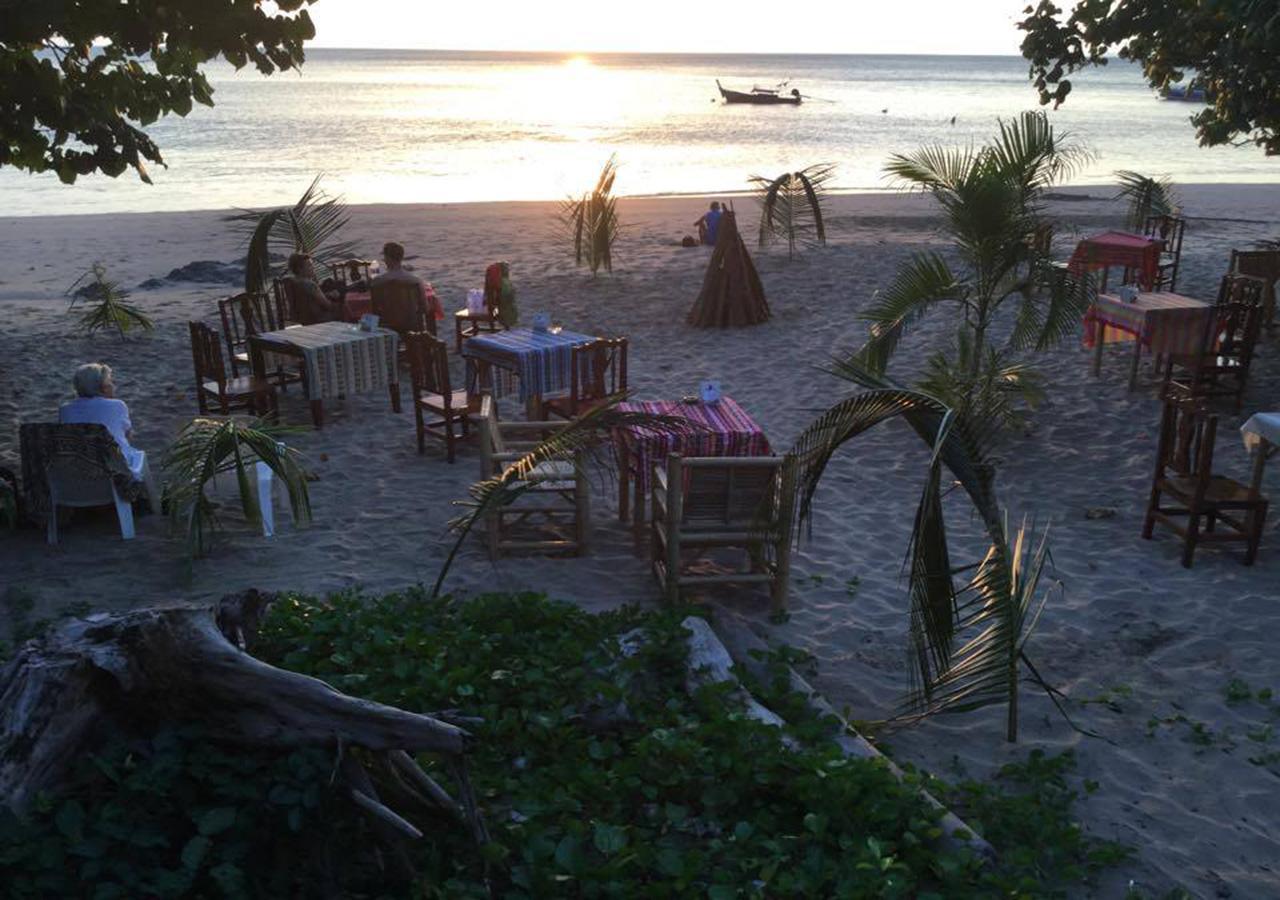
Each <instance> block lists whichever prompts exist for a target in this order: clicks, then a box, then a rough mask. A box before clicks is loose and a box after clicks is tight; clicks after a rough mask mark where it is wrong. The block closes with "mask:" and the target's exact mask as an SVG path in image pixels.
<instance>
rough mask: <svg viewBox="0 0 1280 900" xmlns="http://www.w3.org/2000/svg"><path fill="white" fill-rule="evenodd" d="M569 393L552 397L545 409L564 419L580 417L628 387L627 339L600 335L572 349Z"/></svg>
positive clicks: (624, 391)
mask: <svg viewBox="0 0 1280 900" xmlns="http://www.w3.org/2000/svg"><path fill="white" fill-rule="evenodd" d="M570 352H571V354H572V358H571V360H570V366H571V367H572V375H571V376H570V379H569V394H568V396H564V397H551V398H548V399H547V400H545V401H544V402H543V408H544V409H545V410H546V411H547V412H549V413H552V414H554V415H557V416H559V417H560V418H562V419H576V418H577V417H578V416H580V415H583V414H584V413H588V412H590V411H591V410H593V409H595V408H596V407H597V406H600V405H602V404H604V403H607V402H608V401H609V400H610V399H612V398H613V397H616V396H617V395H618V394H623V393H626V390H627V339H626V338H624V337H620V338H599V339H597V340H594V341H592V342H591V343H589V344H580V345H579V346H576V347H574V348H573V349H572V350H571V351H570Z"/></svg>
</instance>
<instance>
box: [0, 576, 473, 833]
mask: <svg viewBox="0 0 1280 900" xmlns="http://www.w3.org/2000/svg"><path fill="white" fill-rule="evenodd" d="M273 599H274V598H273V595H270V594H264V593H260V592H258V591H247V592H245V593H243V594H238V595H234V596H231V597H226V598H224V599H223V600H222V601H220V602H219V603H218V604H217V605H216V606H215V607H213V608H208V607H205V608H194V607H168V608H159V609H144V610H138V611H135V612H128V613H101V614H96V615H92V616H88V617H86V618H83V619H76V620H72V621H68V622H67V623H65V624H63V625H62V626H60V627H58V628H57V629H55V630H53V631H52V632H50V633H49V634H48V635H46V636H45V637H42V638H39V639H37V640H33V641H30V642H28V643H27V644H26V645H25V646H24V647H22V648H21V649H20V650H19V651H18V653H17V655H16V656H15V657H14V658H13V659H12V660H11V661H10V662H9V664H8V665H7V666H6V667H5V668H4V670H3V671H2V672H0V803H4V804H5V805H7V806H8V807H9V808H10V809H12V810H13V811H15V812H21V811H22V810H24V809H25V808H27V807H28V806H29V804H30V803H31V801H32V800H33V799H34V798H35V797H36V795H37V794H39V793H40V792H45V791H47V792H56V791H57V790H58V788H59V787H60V785H61V784H62V783H63V780H64V779H65V778H66V776H67V775H68V774H69V771H70V769H71V768H72V765H73V763H74V762H75V761H76V760H77V759H79V758H81V757H82V756H83V754H85V753H86V752H89V751H92V750H93V749H94V748H95V747H98V746H101V745H102V744H103V743H104V742H105V741H106V740H107V739H108V738H109V737H111V736H112V735H123V736H126V737H127V736H130V735H135V734H145V733H146V731H148V730H149V729H152V728H154V727H155V725H156V724H157V723H160V722H164V721H186V722H194V723H198V724H201V725H203V726H204V727H205V728H207V729H208V732H209V734H211V735H215V736H216V739H217V740H218V741H220V742H223V743H228V744H232V745H236V746H242V747H245V748H253V749H264V748H266V749H272V748H278V749H282V750H283V749H293V748H299V747H322V748H326V749H329V750H331V751H332V752H333V753H334V754H335V758H336V761H337V764H336V765H335V769H336V771H337V772H339V773H340V782H339V783H338V784H337V785H335V789H337V790H339V791H341V792H343V793H344V794H345V795H346V796H347V797H348V798H349V799H350V800H351V802H352V803H353V804H354V806H355V808H356V809H358V810H360V811H361V813H362V814H364V815H366V816H368V817H369V818H370V819H372V820H373V822H374V823H375V833H377V834H379V835H380V836H386V837H388V838H395V839H403V838H419V837H421V836H422V831H423V829H421V828H419V827H417V826H416V825H414V824H412V823H411V822H410V821H409V819H408V817H409V816H411V815H413V814H414V813H425V814H430V815H438V814H440V813H441V812H443V813H445V814H447V815H448V816H451V817H453V818H455V819H457V820H459V821H460V822H464V823H466V824H467V825H469V827H470V830H471V832H472V834H473V835H474V836H475V837H476V839H477V841H480V842H483V841H484V839H485V831H484V825H483V823H482V822H481V821H480V819H479V814H478V812H477V810H476V804H475V800H474V797H473V796H472V793H471V787H470V784H469V781H468V779H467V777H466V768H465V764H464V763H465V759H464V754H465V752H466V750H467V746H468V743H469V741H470V736H469V735H468V733H467V732H466V731H464V730H463V729H462V728H460V727H458V725H456V724H452V723H450V722H447V721H443V720H442V718H441V717H442V716H447V715H448V714H437V715H436V716H431V715H421V714H418V713H412V712H407V711H405V710H402V709H397V708H395V707H392V706H384V705H382V704H380V703H374V702H371V701H368V700H361V699H358V698H356V697H350V696H347V695H346V694H343V693H341V692H339V691H337V690H334V689H333V688H332V687H330V686H329V685H327V684H325V683H324V682H323V681H320V680H319V679H316V678H311V677H309V676H306V675H300V674H298V673H296V672H288V671H285V670H283V669H277V668H275V667H274V666H270V665H268V664H266V663H264V662H262V661H261V660H258V659H255V658H254V657H253V656H252V655H250V653H249V652H248V649H249V648H250V647H251V645H252V641H253V638H254V636H255V635H256V632H257V625H258V622H259V620H260V619H261V617H262V615H263V614H264V613H265V612H266V609H267V608H268V607H269V606H270V603H271V602H272V600H273ZM352 747H358V748H363V750H364V751H366V752H364V753H362V754H360V755H359V756H360V758H359V759H357V757H356V756H353V755H350V754H348V753H347V750H348V749H349V748H352ZM420 751H421V752H431V753H438V754H442V755H444V756H445V757H446V760H447V761H448V763H449V768H450V770H451V772H452V773H453V774H454V775H455V778H456V780H457V781H458V790H459V792H460V793H459V797H458V799H454V797H453V796H451V795H450V794H449V793H448V792H447V791H446V790H445V789H444V788H443V787H441V786H440V785H439V784H438V783H437V782H436V781H435V780H434V779H433V778H431V776H429V775H428V774H427V773H426V772H425V771H423V770H422V769H421V768H420V767H419V766H418V764H417V763H416V762H415V761H414V760H413V758H412V757H411V756H410V754H411V753H415V752H420ZM362 760H364V761H367V762H368V769H366V767H365V765H366V763H365V762H362ZM370 771H372V777H371V775H370ZM375 782H376V783H377V784H378V785H380V786H385V789H384V793H385V794H386V796H387V798H388V800H390V798H392V797H394V798H395V800H396V801H397V802H398V803H400V804H403V805H402V807H401V809H400V810H399V811H396V810H393V809H392V808H391V807H390V806H388V805H387V802H384V800H383V799H382V797H381V795H380V794H379V791H378V789H376V788H375V787H374V784H375Z"/></svg>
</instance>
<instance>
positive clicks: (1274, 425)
mask: <svg viewBox="0 0 1280 900" xmlns="http://www.w3.org/2000/svg"><path fill="white" fill-rule="evenodd" d="M1240 435H1241V437H1243V438H1244V445H1245V448H1246V449H1248V450H1249V452H1250V453H1252V452H1253V451H1254V450H1257V449H1258V448H1259V447H1262V446H1263V445H1265V444H1270V445H1271V446H1273V447H1280V412H1260V413H1254V414H1253V415H1251V416H1250V417H1249V418H1248V420H1247V421H1246V422H1245V423H1244V424H1243V425H1241V426H1240Z"/></svg>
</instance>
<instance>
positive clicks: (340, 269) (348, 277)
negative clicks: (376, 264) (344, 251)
mask: <svg viewBox="0 0 1280 900" xmlns="http://www.w3.org/2000/svg"><path fill="white" fill-rule="evenodd" d="M372 264H373V263H372V261H371V260H367V259H344V260H342V262H333V263H329V272H330V273H332V275H333V280H334V281H336V282H338V283H339V284H354V283H356V282H357V281H363V282H364V283H365V284H368V283H369V281H370V280H371V279H370V278H369V266H371V265H372Z"/></svg>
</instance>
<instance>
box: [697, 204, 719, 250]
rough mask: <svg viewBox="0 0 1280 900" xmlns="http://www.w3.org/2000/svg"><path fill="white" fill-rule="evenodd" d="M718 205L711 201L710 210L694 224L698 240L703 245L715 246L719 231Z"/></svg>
mask: <svg viewBox="0 0 1280 900" xmlns="http://www.w3.org/2000/svg"><path fill="white" fill-rule="evenodd" d="M721 215H722V213H721V210H720V203H719V202H718V201H716V200H712V201H711V208H710V209H709V210H707V211H706V212H704V213H703V214H702V218H700V219H698V221H696V222H694V223H693V224H694V225H697V226H698V240H700V241H701V242H702V243H704V244H711V245H712V246H715V242H716V235H717V234H718V233H719V231H720V216H721Z"/></svg>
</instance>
